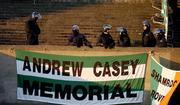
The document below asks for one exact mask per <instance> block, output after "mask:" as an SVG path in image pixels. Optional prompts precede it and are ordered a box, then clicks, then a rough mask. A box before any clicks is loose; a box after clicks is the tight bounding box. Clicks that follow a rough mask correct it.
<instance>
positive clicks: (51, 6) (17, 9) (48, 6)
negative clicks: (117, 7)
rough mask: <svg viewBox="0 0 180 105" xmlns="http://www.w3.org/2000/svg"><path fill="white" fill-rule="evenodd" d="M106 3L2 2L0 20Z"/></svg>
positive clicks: (66, 0) (64, 0) (69, 0)
mask: <svg viewBox="0 0 180 105" xmlns="http://www.w3.org/2000/svg"><path fill="white" fill-rule="evenodd" d="M34 1H35V2H34ZM105 1H106V0H1V1H0V20H1V19H3V20H6V19H11V18H15V17H25V16H29V15H31V13H32V12H33V11H39V12H40V13H42V14H47V13H50V12H54V11H58V10H67V9H73V8H74V7H80V6H86V5H88V4H99V3H103V2H105ZM109 1H111V0H109ZM106 2H107V1H106Z"/></svg>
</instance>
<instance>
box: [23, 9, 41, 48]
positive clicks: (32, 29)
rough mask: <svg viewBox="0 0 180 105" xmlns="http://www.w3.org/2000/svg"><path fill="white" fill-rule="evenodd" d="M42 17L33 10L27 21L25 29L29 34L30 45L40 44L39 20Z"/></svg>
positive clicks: (28, 42)
mask: <svg viewBox="0 0 180 105" xmlns="http://www.w3.org/2000/svg"><path fill="white" fill-rule="evenodd" d="M38 19H41V15H40V13H38V12H33V13H32V16H31V18H30V19H29V20H28V21H27V22H26V26H25V31H26V34H27V44H28V45H38V44H39V40H38V37H39V34H40V33H41V30H40V28H39V26H38V24H37V20H38Z"/></svg>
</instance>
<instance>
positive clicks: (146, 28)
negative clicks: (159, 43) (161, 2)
mask: <svg viewBox="0 0 180 105" xmlns="http://www.w3.org/2000/svg"><path fill="white" fill-rule="evenodd" d="M142 46H143V47H155V46H156V39H155V37H154V35H153V33H152V32H151V26H150V23H149V21H147V20H145V21H143V33H142Z"/></svg>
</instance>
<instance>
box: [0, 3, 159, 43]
mask: <svg viewBox="0 0 180 105" xmlns="http://www.w3.org/2000/svg"><path fill="white" fill-rule="evenodd" d="M75 1H76V0H75ZM75 1H74V3H70V2H65V0H38V2H37V5H36V7H34V5H33V4H32V2H31V1H30V0H27V2H24V1H22V2H20V1H16V2H15V1H14V2H13V1H11V2H5V1H4V3H3V4H0V8H3V7H4V8H7V7H10V8H9V9H6V10H5V11H3V12H2V11H1V12H2V14H0V28H3V29H5V30H2V31H1V30H0V33H2V34H0V37H4V38H7V39H8V40H10V39H11V38H12V39H15V40H18V39H19V40H23V39H25V38H26V34H25V31H24V25H25V23H24V22H25V21H26V20H27V19H28V16H30V13H31V12H32V11H33V10H34V9H35V8H36V9H38V10H39V11H40V12H41V14H42V16H43V18H42V19H41V20H39V21H38V22H39V25H40V28H41V30H42V33H41V35H40V40H42V41H41V43H44V44H52V45H54V44H56V45H57V44H59V45H61V44H62V45H64V43H67V36H68V35H69V34H71V26H72V25H73V24H78V25H79V26H80V31H81V32H82V33H84V34H85V35H87V38H88V40H90V41H92V42H93V43H95V42H96V40H97V37H98V36H99V35H100V34H101V31H102V25H103V24H104V23H110V24H112V26H113V28H112V32H111V33H112V36H113V38H118V32H117V31H116V27H119V26H125V27H127V28H128V30H129V33H130V37H131V38H132V39H134V38H135V39H138V38H141V36H137V35H139V33H141V32H142V21H143V20H144V19H150V18H151V16H152V15H153V14H154V13H155V12H156V11H157V10H154V9H153V8H152V7H151V2H150V1H149V0H134V1H133V2H132V0H122V1H119V3H117V0H112V1H111V2H106V3H103V2H102V1H101V0H99V1H98V0H96V1H98V2H101V3H88V2H87V1H86V0H82V3H80V4H78V5H77V3H76V2H75ZM78 1H79V0H78ZM83 1H84V2H83ZM85 1H86V2H85ZM93 1H94V0H93ZM109 1H110V0H109ZM115 2H116V3H115ZM1 5H4V6H3V7H1ZM62 5H63V6H62ZM0 10H1V9H0ZM104 11H105V12H104ZM1 18H4V19H1ZM155 27H160V26H159V25H153V28H155ZM8 29H9V30H8ZM11 30H12V31H11ZM15 30H21V31H19V32H18V31H15ZM8 32H10V33H9V34H8ZM11 34H13V35H11ZM5 36H7V37H5ZM7 43H8V42H7ZM13 43H14V42H13ZM17 43H18V42H17Z"/></svg>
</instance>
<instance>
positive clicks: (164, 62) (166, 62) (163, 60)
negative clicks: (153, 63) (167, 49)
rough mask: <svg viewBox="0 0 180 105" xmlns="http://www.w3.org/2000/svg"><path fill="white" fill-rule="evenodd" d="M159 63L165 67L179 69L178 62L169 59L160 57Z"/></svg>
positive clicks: (179, 64)
mask: <svg viewBox="0 0 180 105" xmlns="http://www.w3.org/2000/svg"><path fill="white" fill-rule="evenodd" d="M160 64H162V65H163V66H164V67H166V68H169V69H172V70H177V71H180V63H177V62H174V61H170V60H168V59H166V58H163V57H160Z"/></svg>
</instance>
